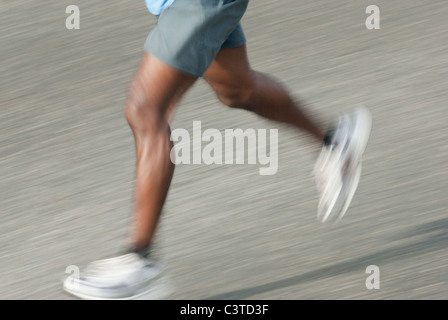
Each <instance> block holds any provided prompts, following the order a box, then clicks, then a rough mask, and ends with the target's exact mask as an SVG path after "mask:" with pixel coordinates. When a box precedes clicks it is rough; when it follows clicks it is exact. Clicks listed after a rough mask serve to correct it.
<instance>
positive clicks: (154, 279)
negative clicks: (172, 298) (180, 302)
mask: <svg viewBox="0 0 448 320" xmlns="http://www.w3.org/2000/svg"><path fill="white" fill-rule="evenodd" d="M64 290H65V291H67V292H68V293H70V294H73V295H75V296H77V297H79V298H81V299H87V300H160V299H165V298H167V297H168V296H169V295H170V294H171V293H172V291H173V290H172V288H171V284H170V282H169V280H168V278H167V276H166V275H164V274H163V273H162V268H161V267H160V266H158V265H155V264H154V263H152V262H151V261H150V260H149V259H145V258H143V257H141V256H140V255H138V254H137V253H128V254H125V255H123V256H119V257H116V258H111V259H105V260H99V261H95V262H92V263H91V264H89V265H88V266H87V268H86V270H85V274H84V275H82V276H81V277H80V278H79V279H74V278H73V277H72V276H69V277H68V278H67V279H65V281H64Z"/></svg>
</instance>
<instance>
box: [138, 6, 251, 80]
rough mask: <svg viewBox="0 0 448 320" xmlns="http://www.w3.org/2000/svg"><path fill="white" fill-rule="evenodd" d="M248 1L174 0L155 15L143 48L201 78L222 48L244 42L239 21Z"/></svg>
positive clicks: (169, 63)
mask: <svg viewBox="0 0 448 320" xmlns="http://www.w3.org/2000/svg"><path fill="white" fill-rule="evenodd" d="M248 3H249V0H176V1H175V2H174V3H173V4H172V5H171V6H170V7H168V8H167V9H165V10H164V11H162V13H161V14H160V16H158V21H157V25H156V27H155V28H154V29H153V30H152V31H151V33H150V34H149V36H148V38H147V39H146V42H145V50H147V51H148V52H150V53H151V54H153V55H154V56H156V57H157V58H158V59H160V60H161V61H163V62H165V63H166V64H168V65H169V66H171V67H173V68H175V69H178V70H180V71H183V72H185V73H188V74H191V75H194V76H197V77H200V76H202V75H203V74H204V72H205V71H206V70H207V68H208V67H209V66H210V64H211V63H212V61H213V60H214V59H215V56H216V55H217V53H218V51H219V50H220V49H221V48H234V47H239V46H241V45H243V44H245V43H246V39H245V37H244V33H243V29H242V28H241V24H240V20H241V18H242V17H243V15H244V12H245V11H246V8H247V5H248Z"/></svg>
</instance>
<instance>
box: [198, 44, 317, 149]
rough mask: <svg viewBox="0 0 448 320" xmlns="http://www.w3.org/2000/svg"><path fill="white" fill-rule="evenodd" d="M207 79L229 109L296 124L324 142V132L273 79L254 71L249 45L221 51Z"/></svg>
mask: <svg viewBox="0 0 448 320" xmlns="http://www.w3.org/2000/svg"><path fill="white" fill-rule="evenodd" d="M204 79H205V80H206V81H207V82H208V83H209V84H210V86H211V87H212V88H213V90H214V91H215V93H216V95H217V97H218V99H219V100H220V101H221V102H222V103H224V104H225V105H227V106H230V107H234V108H242V109H245V110H249V111H252V112H254V113H256V114H258V115H260V116H262V117H264V118H267V119H269V120H274V121H279V122H282V123H287V124H290V125H293V126H295V127H297V128H300V129H302V130H304V131H305V132H307V133H309V134H310V135H311V136H312V137H313V138H315V140H316V141H317V142H319V143H321V142H322V141H323V139H324V135H325V133H324V131H323V130H322V129H321V128H320V127H319V125H318V124H316V122H315V120H314V119H312V118H311V117H310V116H309V115H308V114H307V113H306V112H305V110H304V106H303V105H302V104H301V103H300V102H298V101H295V100H293V98H292V97H291V95H290V94H289V93H288V91H287V90H286V89H285V88H284V87H283V86H282V85H281V84H280V83H278V82H277V81H275V80H274V79H272V78H271V77H269V76H267V75H265V74H263V73H261V72H258V71H255V70H252V69H251V67H250V65H249V61H248V57H247V52H246V46H245V45H243V46H239V47H236V48H225V49H221V50H220V51H219V53H218V55H217V56H216V58H215V59H214V61H213V63H212V64H211V65H210V67H209V68H208V70H207V71H206V72H205V74H204Z"/></svg>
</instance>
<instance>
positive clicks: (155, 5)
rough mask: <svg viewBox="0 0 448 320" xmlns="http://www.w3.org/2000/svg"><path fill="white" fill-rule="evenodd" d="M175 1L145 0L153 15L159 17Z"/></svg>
mask: <svg viewBox="0 0 448 320" xmlns="http://www.w3.org/2000/svg"><path fill="white" fill-rule="evenodd" d="M174 1H175V0H145V3H146V7H147V8H148V10H149V12H151V13H152V14H153V15H155V16H158V15H159V14H161V13H162V11H163V10H164V9H166V8H168V7H169V6H170V5H172V4H173V2H174Z"/></svg>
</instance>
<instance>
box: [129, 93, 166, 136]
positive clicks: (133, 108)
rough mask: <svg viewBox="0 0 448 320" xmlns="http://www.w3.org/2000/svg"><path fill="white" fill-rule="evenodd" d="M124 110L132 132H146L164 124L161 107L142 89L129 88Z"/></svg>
mask: <svg viewBox="0 0 448 320" xmlns="http://www.w3.org/2000/svg"><path fill="white" fill-rule="evenodd" d="M124 111H125V116H126V120H127V121H128V123H129V125H130V126H131V128H132V129H133V130H134V132H148V131H151V130H156V129H157V128H159V127H162V126H164V119H165V117H164V114H163V108H161V107H160V106H159V105H158V104H157V103H156V101H154V99H152V98H151V96H150V95H149V94H148V93H147V92H144V91H143V90H139V89H137V88H131V90H130V92H129V96H128V100H127V102H126V105H125V110H124Z"/></svg>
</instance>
